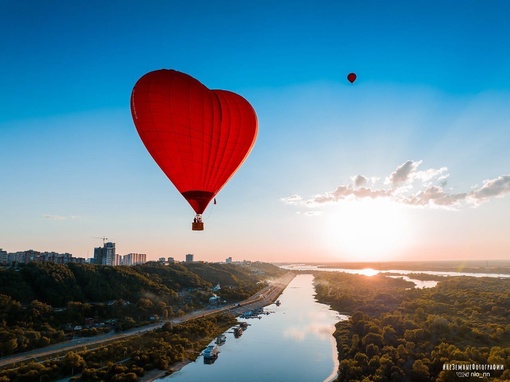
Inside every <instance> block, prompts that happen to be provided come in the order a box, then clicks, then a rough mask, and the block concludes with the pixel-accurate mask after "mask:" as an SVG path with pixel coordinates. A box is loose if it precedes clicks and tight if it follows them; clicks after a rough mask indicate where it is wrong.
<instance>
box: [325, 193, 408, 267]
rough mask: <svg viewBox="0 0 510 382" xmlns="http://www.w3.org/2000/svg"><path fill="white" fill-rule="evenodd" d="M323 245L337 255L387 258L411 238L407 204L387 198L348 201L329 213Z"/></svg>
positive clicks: (366, 259) (364, 258)
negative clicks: (406, 210)
mask: <svg viewBox="0 0 510 382" xmlns="http://www.w3.org/2000/svg"><path fill="white" fill-rule="evenodd" d="M326 216H328V218H327V219H325V222H326V227H325V229H324V242H325V243H324V244H325V246H326V247H327V248H328V250H329V251H330V252H332V253H334V255H335V256H336V257H341V258H344V259H347V258H348V260H352V261H388V260H391V259H393V258H395V257H396V256H397V255H398V254H399V252H400V251H401V250H403V249H405V248H406V247H407V246H408V245H409V244H410V241H411V238H412V234H413V233H412V229H411V224H410V223H409V218H408V216H407V214H406V212H405V209H404V207H402V206H399V205H397V204H395V203H393V202H390V201H385V200H363V201H345V202H343V203H340V204H338V205H337V206H335V207H333V209H331V210H330V211H328V212H327V214H326Z"/></svg>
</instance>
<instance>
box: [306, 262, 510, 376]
mask: <svg viewBox="0 0 510 382" xmlns="http://www.w3.org/2000/svg"><path fill="white" fill-rule="evenodd" d="M315 284H316V292H317V298H318V299H319V301H321V302H323V303H326V304H330V305H331V307H332V308H333V309H335V310H337V311H338V312H341V313H345V314H348V315H350V318H349V319H348V320H345V321H340V322H339V323H337V325H336V331H335V333H334V336H335V338H336V341H337V347H338V352H339V355H338V356H339V363H340V364H339V370H338V379H337V381H339V382H343V381H359V382H370V381H374V382H375V381H377V382H383V381H384V382H385V381H413V382H421V381H439V382H443V381H457V382H458V381H459V380H461V381H463V380H464V381H469V380H472V381H474V380H477V381H480V380H487V381H489V380H490V381H493V382H498V381H508V380H510V321H509V312H510V280H509V279H507V278H505V279H503V278H502V279H498V278H491V277H448V278H445V279H443V278H442V279H441V281H439V282H438V284H437V286H436V287H435V288H424V289H416V288H414V287H413V286H414V285H413V284H412V283H410V282H408V281H405V280H403V279H402V278H393V277H387V276H383V275H380V274H379V275H377V276H373V277H366V276H361V275H351V274H346V273H338V272H317V273H316V274H315ZM494 368H499V369H500V370H493V369H494ZM501 369H502V370H501Z"/></svg>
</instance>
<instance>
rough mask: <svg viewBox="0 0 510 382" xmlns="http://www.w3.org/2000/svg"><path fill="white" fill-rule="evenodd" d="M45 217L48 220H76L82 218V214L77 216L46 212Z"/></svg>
mask: <svg viewBox="0 0 510 382" xmlns="http://www.w3.org/2000/svg"><path fill="white" fill-rule="evenodd" d="M43 217H44V218H45V219H48V220H67V219H71V220H76V219H80V216H75V215H71V216H61V215H49V214H46V215H43Z"/></svg>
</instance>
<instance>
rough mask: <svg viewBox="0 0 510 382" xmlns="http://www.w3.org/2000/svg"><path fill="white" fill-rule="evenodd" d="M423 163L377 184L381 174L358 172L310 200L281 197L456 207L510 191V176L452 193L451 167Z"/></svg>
mask: <svg viewBox="0 0 510 382" xmlns="http://www.w3.org/2000/svg"><path fill="white" fill-rule="evenodd" d="M421 163H422V161H421V160H420V161H412V160H409V161H407V162H405V163H403V164H401V165H400V166H398V167H397V168H396V170H395V171H393V172H392V173H391V174H390V175H389V176H387V177H386V178H385V181H384V184H382V185H381V184H379V185H378V184H377V183H378V181H379V179H380V178H378V177H371V178H367V177H365V176H363V175H356V176H353V177H351V178H350V179H351V181H352V184H347V185H340V186H338V187H337V188H336V189H335V190H333V191H326V192H324V193H322V194H318V195H315V196H314V197H312V198H309V199H304V198H303V197H301V196H300V195H297V194H293V195H291V196H289V197H286V198H282V199H281V200H282V201H283V202H285V203H287V204H293V205H301V206H306V207H317V206H319V205H323V204H327V203H335V202H338V201H341V200H359V199H366V198H369V199H377V198H382V199H387V200H391V201H394V202H397V203H400V204H406V205H410V206H419V207H432V208H443V209H457V208H460V207H462V206H470V207H476V206H478V205H480V204H481V203H484V202H487V201H488V200H490V199H492V198H498V197H503V196H505V195H507V194H510V175H502V176H500V177H498V178H496V179H489V180H485V181H484V182H483V186H481V187H474V188H471V190H470V191H469V192H464V193H449V192H448V191H446V190H445V186H446V182H447V179H448V178H449V176H450V174H448V169H447V168H446V167H441V168H439V169H428V170H424V171H418V167H419V166H420V165H421ZM369 180H370V182H369ZM379 183H380V182H379Z"/></svg>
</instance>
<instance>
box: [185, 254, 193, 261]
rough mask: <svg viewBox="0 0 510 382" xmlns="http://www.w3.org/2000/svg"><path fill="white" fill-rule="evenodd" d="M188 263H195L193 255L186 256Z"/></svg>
mask: <svg viewBox="0 0 510 382" xmlns="http://www.w3.org/2000/svg"><path fill="white" fill-rule="evenodd" d="M186 262H187V263H192V262H193V255H192V254H191V253H188V254H187V255H186Z"/></svg>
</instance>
